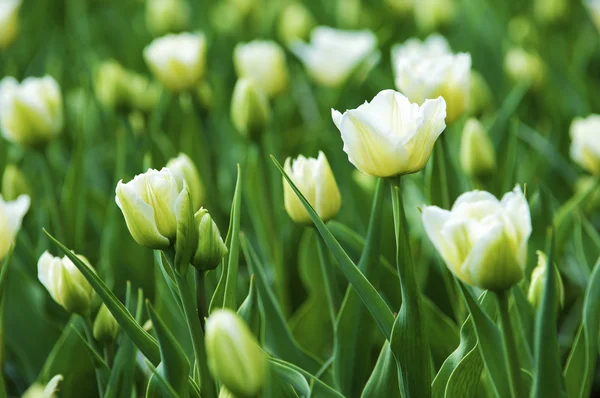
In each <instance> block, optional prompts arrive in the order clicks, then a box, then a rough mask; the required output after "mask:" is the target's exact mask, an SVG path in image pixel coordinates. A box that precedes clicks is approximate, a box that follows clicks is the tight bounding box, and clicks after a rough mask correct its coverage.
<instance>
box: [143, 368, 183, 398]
mask: <svg viewBox="0 0 600 398" xmlns="http://www.w3.org/2000/svg"><path fill="white" fill-rule="evenodd" d="M146 365H148V368H149V369H150V371H151V372H152V376H151V377H150V380H148V387H147V388H146V398H154V397H157V396H161V397H163V396H164V397H168V398H179V394H177V391H175V390H174V389H173V387H172V386H171V384H169V382H168V381H167V380H166V379H165V377H164V376H163V375H162V373H163V364H162V363H161V364H160V365H158V367H155V366H154V365H152V362H150V361H148V360H146Z"/></svg>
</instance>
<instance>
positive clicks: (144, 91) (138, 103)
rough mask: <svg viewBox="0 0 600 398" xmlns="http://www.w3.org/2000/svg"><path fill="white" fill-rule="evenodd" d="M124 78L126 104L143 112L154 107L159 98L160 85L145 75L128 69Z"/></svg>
mask: <svg viewBox="0 0 600 398" xmlns="http://www.w3.org/2000/svg"><path fill="white" fill-rule="evenodd" d="M126 79H127V82H126V92H125V93H126V101H127V105H128V106H130V107H131V108H133V109H139V110H141V111H144V112H149V111H151V110H152V109H154V108H155V107H156V105H157V104H158V100H159V98H160V92H161V89H160V87H159V86H158V85H157V84H155V83H153V82H151V81H150V80H148V79H147V78H146V77H145V76H143V75H140V74H138V73H135V72H131V71H128V73H127V76H126Z"/></svg>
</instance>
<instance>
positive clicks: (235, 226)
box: [209, 165, 242, 313]
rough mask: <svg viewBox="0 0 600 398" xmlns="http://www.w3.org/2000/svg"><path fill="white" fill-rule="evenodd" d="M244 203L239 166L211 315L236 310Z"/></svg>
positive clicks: (211, 302) (210, 310)
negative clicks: (242, 204)
mask: <svg viewBox="0 0 600 398" xmlns="http://www.w3.org/2000/svg"><path fill="white" fill-rule="evenodd" d="M241 201H242V171H241V169H240V166H239V165H238V175H237V182H236V185H235V193H234V194H233V203H232V204H231V218H230V219H229V229H228V231H227V238H226V239H225V244H226V245H227V247H228V249H229V250H228V252H227V255H226V256H225V257H224V258H223V260H222V261H221V264H222V269H221V278H220V279H219V283H218V284H217V288H216V289H215V292H214V293H213V296H212V299H211V301H210V306H209V313H212V312H213V311H214V310H216V309H219V308H230V309H232V310H234V311H235V310H236V307H237V306H236V304H235V294H236V285H237V277H238V263H239V251H240V246H239V245H240V243H239V239H240V237H239V235H240V214H241Z"/></svg>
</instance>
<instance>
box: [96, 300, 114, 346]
mask: <svg viewBox="0 0 600 398" xmlns="http://www.w3.org/2000/svg"><path fill="white" fill-rule="evenodd" d="M118 335H119V323H118V322H117V320H116V319H115V317H114V316H113V315H112V314H111V313H110V311H109V310H108V308H107V307H106V305H104V304H102V306H101V307H100V310H99V311H98V315H96V320H95V321H94V338H95V339H96V340H98V341H106V342H112V341H115V340H116V339H117V336H118Z"/></svg>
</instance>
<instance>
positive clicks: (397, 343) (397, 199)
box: [390, 183, 432, 397]
mask: <svg viewBox="0 0 600 398" xmlns="http://www.w3.org/2000/svg"><path fill="white" fill-rule="evenodd" d="M391 188H392V209H393V213H394V227H395V228H394V229H395V236H396V265H397V269H398V275H399V276H400V288H401V290H402V307H400V311H399V312H398V315H397V316H396V322H394V328H393V330H392V336H391V340H390V346H391V349H392V352H393V353H394V356H395V358H396V363H397V365H398V377H399V378H400V387H401V390H402V395H403V396H405V397H429V396H431V381H432V377H431V367H432V366H431V355H430V348H429V336H428V330H427V322H426V319H425V316H424V312H423V300H422V297H421V292H420V290H419V285H418V284H417V280H416V278H415V273H414V264H413V259H412V254H411V248H410V240H409V234H408V224H407V221H406V214H405V209H404V205H403V203H402V198H401V195H400V186H399V184H394V183H392V185H391Z"/></svg>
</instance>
